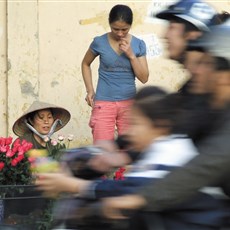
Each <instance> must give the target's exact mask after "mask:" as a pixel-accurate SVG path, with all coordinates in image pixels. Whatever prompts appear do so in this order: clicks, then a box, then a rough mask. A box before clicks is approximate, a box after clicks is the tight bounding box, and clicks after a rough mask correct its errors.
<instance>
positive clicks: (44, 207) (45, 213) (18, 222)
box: [0, 185, 53, 230]
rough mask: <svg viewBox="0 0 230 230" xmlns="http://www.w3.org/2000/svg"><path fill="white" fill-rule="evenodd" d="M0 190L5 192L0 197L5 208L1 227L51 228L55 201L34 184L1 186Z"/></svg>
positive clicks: (44, 229)
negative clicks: (43, 194) (44, 195)
mask: <svg viewBox="0 0 230 230" xmlns="http://www.w3.org/2000/svg"><path fill="white" fill-rule="evenodd" d="M0 191H1V194H4V197H1V198H0V199H1V201H3V202H2V203H3V208H4V215H3V219H2V220H0V229H11V228H12V229H17V230H18V229H23V230H27V229H28V230H29V229H30V230H31V229H34V230H48V229H50V228H49V225H50V222H51V219H52V217H51V211H50V210H51V208H52V202H53V201H52V200H51V199H47V198H44V197H43V196H42V194H41V192H39V191H38V190H37V189H36V187H35V186H34V185H6V186H0ZM7 227H8V228H7ZM10 227H11V228H10Z"/></svg>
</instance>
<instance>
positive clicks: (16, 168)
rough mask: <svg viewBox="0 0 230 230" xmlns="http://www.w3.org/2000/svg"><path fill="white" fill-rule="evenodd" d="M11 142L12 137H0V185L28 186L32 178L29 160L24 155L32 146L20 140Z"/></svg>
mask: <svg viewBox="0 0 230 230" xmlns="http://www.w3.org/2000/svg"><path fill="white" fill-rule="evenodd" d="M12 142H13V138H12V137H6V138H4V137H0V184H1V185H26V184H30V183H31V182H32V180H33V177H32V174H31V171H30V159H29V157H28V156H27V154H26V153H27V151H29V150H30V149H31V148H32V147H33V145H32V144H31V143H30V142H27V141H26V140H23V141H21V140H20V139H16V140H15V141H14V142H13V143H12ZM0 196H1V192H0Z"/></svg>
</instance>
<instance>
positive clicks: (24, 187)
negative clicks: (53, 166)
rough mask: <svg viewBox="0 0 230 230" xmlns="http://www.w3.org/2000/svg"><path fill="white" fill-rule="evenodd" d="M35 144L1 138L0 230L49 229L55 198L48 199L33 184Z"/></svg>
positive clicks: (10, 138)
mask: <svg viewBox="0 0 230 230" xmlns="http://www.w3.org/2000/svg"><path fill="white" fill-rule="evenodd" d="M32 147H33V146H32V144H31V143H29V142H27V141H25V140H23V141H21V140H20V139H16V140H15V141H14V142H13V139H12V137H7V138H3V137H0V229H23V230H26V229H38V230H42V229H43V230H45V229H49V228H48V227H46V225H48V224H49V218H50V216H47V213H48V214H49V213H51V212H50V211H49V204H50V203H51V202H52V200H49V202H47V199H46V198H44V197H43V196H42V194H41V193H40V192H39V191H38V190H37V189H36V187H35V186H34V185H33V182H34V175H33V173H32V171H31V160H30V156H29V155H28V151H29V150H31V149H32ZM10 227H11V228H10Z"/></svg>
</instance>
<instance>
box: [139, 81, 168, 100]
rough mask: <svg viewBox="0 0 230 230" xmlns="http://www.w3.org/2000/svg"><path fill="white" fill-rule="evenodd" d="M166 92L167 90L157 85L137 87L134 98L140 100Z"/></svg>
mask: <svg viewBox="0 0 230 230" xmlns="http://www.w3.org/2000/svg"><path fill="white" fill-rule="evenodd" d="M166 94H167V92H166V91H165V90H164V89H162V88H160V87H158V86H153V85H149V86H144V87H142V88H141V89H139V90H138V91H137V93H136V95H135V97H134V100H141V99H145V98H147V97H150V96H155V95H160V96H164V95H166Z"/></svg>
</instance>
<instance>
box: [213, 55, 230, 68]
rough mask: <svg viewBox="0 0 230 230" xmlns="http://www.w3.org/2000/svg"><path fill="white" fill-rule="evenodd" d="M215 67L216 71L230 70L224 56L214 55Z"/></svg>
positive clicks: (229, 65)
mask: <svg viewBox="0 0 230 230" xmlns="http://www.w3.org/2000/svg"><path fill="white" fill-rule="evenodd" d="M215 69H216V70H217V71H225V70H230V63H229V61H228V60H227V59H226V58H223V57H215Z"/></svg>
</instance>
